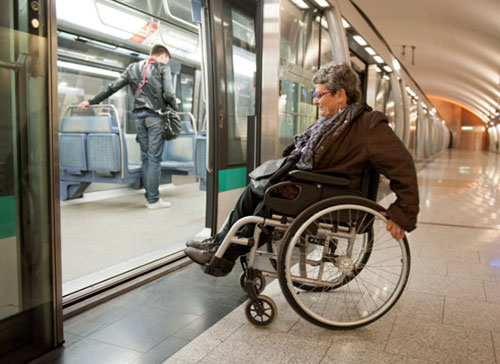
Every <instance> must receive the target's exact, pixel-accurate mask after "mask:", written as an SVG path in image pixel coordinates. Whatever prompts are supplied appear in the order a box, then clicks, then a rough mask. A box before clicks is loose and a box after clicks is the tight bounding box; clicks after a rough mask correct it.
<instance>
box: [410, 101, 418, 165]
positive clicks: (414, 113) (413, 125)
mask: <svg viewBox="0 0 500 364" xmlns="http://www.w3.org/2000/svg"><path fill="white" fill-rule="evenodd" d="M409 115H410V142H409V145H408V149H409V150H410V153H411V154H412V155H413V156H414V157H415V156H416V154H415V152H416V136H415V133H416V130H417V120H418V108H417V101H416V100H414V99H412V100H411V103H410V114H409Z"/></svg>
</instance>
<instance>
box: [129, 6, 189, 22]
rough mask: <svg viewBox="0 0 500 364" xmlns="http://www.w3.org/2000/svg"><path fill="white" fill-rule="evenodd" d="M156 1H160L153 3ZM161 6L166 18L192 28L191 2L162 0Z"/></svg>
mask: <svg viewBox="0 0 500 364" xmlns="http://www.w3.org/2000/svg"><path fill="white" fill-rule="evenodd" d="M134 1H135V2H137V3H143V2H144V0H134ZM158 1H161V0H155V2H158ZM163 6H164V9H165V12H166V13H167V15H168V16H170V17H173V18H174V19H177V20H180V21H182V22H186V24H190V25H193V26H194V23H193V18H192V14H191V0H183V1H179V0H163Z"/></svg>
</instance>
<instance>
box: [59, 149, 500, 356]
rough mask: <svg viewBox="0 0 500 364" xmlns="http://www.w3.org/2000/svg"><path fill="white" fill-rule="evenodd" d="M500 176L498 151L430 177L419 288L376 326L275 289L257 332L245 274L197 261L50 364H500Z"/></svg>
mask: <svg viewBox="0 0 500 364" xmlns="http://www.w3.org/2000/svg"><path fill="white" fill-rule="evenodd" d="M499 179H500V159H499V156H497V155H494V154H491V153H488V152H463V151H452V152H449V153H445V154H441V155H440V156H438V157H437V158H436V159H435V160H434V162H432V163H430V164H429V165H428V166H426V168H424V169H423V170H421V171H420V172H419V184H420V194H421V213H420V216H419V224H418V229H417V230H416V231H415V232H412V233H411V234H410V235H409V241H410V246H411V253H412V271H411V276H410V281H409V284H408V288H407V290H406V291H405V293H404V294H403V297H402V298H401V300H400V301H399V302H398V303H397V305H396V306H395V307H394V308H393V310H392V311H390V312H389V313H388V314H387V315H386V316H384V317H383V318H382V319H380V320H378V321H377V322H375V323H373V324H370V325H368V326H366V327H363V328H360V329H356V330H351V331H329V330H326V329H322V328H318V327H316V326H314V325H312V324H310V323H308V322H306V321H304V320H303V319H301V318H300V317H299V316H298V315H297V314H296V313H295V312H294V311H293V310H292V309H291V308H290V307H289V306H288V304H287V303H286V302H285V299H284V298H283V296H282V295H281V293H280V291H279V286H278V284H277V282H276V281H275V282H272V283H271V284H269V285H268V287H267V288H266V290H265V291H264V294H266V295H268V296H271V297H273V299H275V301H276V303H277V306H278V312H279V313H278V318H277V320H276V321H275V322H274V323H273V324H272V325H271V326H270V327H268V328H264V329H261V328H255V327H253V326H251V325H250V324H248V323H247V322H246V319H245V315H244V312H243V307H244V305H240V304H239V303H240V302H243V300H244V296H242V294H241V292H240V291H239V289H238V285H237V278H238V276H237V273H238V272H233V273H232V274H231V275H230V276H228V277H225V278H221V279H218V280H216V279H214V278H213V277H209V276H204V275H201V274H200V273H199V270H198V269H197V268H198V267H195V266H194V265H191V266H189V267H188V268H186V269H185V270H184V271H181V272H178V273H176V274H174V275H171V276H167V277H165V278H163V279H161V280H159V281H156V282H153V283H151V284H150V285H148V286H144V287H142V288H140V289H138V290H136V291H133V292H130V293H129V294H127V295H126V296H122V297H119V298H118V299H116V300H113V301H111V302H109V303H106V304H105V305H102V306H99V307H97V308H95V309H93V310H90V311H88V312H86V313H84V314H83V315H80V316H77V317H75V318H73V319H71V320H68V321H67V322H66V323H65V333H66V339H67V340H68V342H67V344H66V346H65V348H64V349H63V350H61V351H59V353H57V355H56V356H54V357H52V359H51V360H50V362H52V363H107V364H112V363H161V362H165V363H167V364H179V363H180V364H185V363H217V364H223V363H259V364H260V363H370V364H371V363H408V364H410V363H411V364H417V363H464V364H466V363H496V364H499V363H500V217H499V213H500V212H499V211H500V193H499V192H500V184H499ZM389 200H390V197H389ZM383 204H384V203H383ZM179 277H183V278H182V279H179ZM202 287H205V288H202ZM207 287H209V288H210V289H209V290H208V291H207ZM201 292H205V293H201ZM232 306H235V307H236V306H237V307H236V308H235V309H234V310H233V309H232ZM208 307H212V309H211V310H209V309H208ZM197 309H198V311H196V310H197ZM230 311H231V312H230ZM124 312H125V313H126V312H128V314H124ZM224 312H229V313H228V314H227V315H225V313H224ZM223 316H224V317H223ZM214 322H216V323H215V324H214V325H213V326H211V327H210V328H208V327H209V326H210V325H211V324H212V323H214ZM179 349H180V350H179Z"/></svg>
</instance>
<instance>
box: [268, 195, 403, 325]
mask: <svg viewBox="0 0 500 364" xmlns="http://www.w3.org/2000/svg"><path fill="white" fill-rule="evenodd" d="M383 211H384V209H383V208H382V207H381V206H380V205H378V204H376V203H375V202H373V201H370V200H367V199H364V198H360V197H334V198H330V199H327V200H323V201H320V202H318V203H316V204H314V205H312V206H310V207H309V208H307V209H306V210H304V211H303V212H302V213H301V214H300V215H299V216H298V217H297V218H296V219H295V221H294V222H293V223H292V225H291V226H290V227H289V228H288V230H287V232H286V234H285V236H284V237H283V241H282V244H281V247H280V252H279V257H278V278H279V282H280V286H281V290H282V291H283V294H284V296H285V298H286V299H287V301H288V303H289V304H290V305H291V306H292V307H293V309H294V310H295V311H296V312H297V313H298V314H299V315H301V316H302V317H303V318H305V319H306V320H308V321H310V322H312V323H314V324H317V325H320V326H323V327H327V328H331V329H353V328H356V327H359V326H363V325H367V324H369V323H370V322H373V321H375V320H377V319H378V318H380V317H382V316H383V315H384V314H385V313H387V312H388V311H389V310H390V309H391V307H392V306H393V305H394V304H395V303H396V302H397V300H398V299H399V297H400V296H401V294H402V292H403V290H404V288H405V286H406V283H407V281H408V276H409V272H410V252H409V248H408V241H407V240H406V237H405V238H403V239H402V240H400V241H397V240H395V239H393V238H392V236H391V234H390V233H389V232H388V231H387V230H386V227H385V225H386V223H387V219H386V217H384V216H383V215H382V214H381V212H383Z"/></svg>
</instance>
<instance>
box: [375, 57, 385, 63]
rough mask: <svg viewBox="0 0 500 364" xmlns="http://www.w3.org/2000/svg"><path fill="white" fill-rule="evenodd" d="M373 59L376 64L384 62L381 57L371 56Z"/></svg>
mask: <svg viewBox="0 0 500 364" xmlns="http://www.w3.org/2000/svg"><path fill="white" fill-rule="evenodd" d="M373 59H374V60H375V62H377V63H384V60H383V59H382V57H380V56H373Z"/></svg>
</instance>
